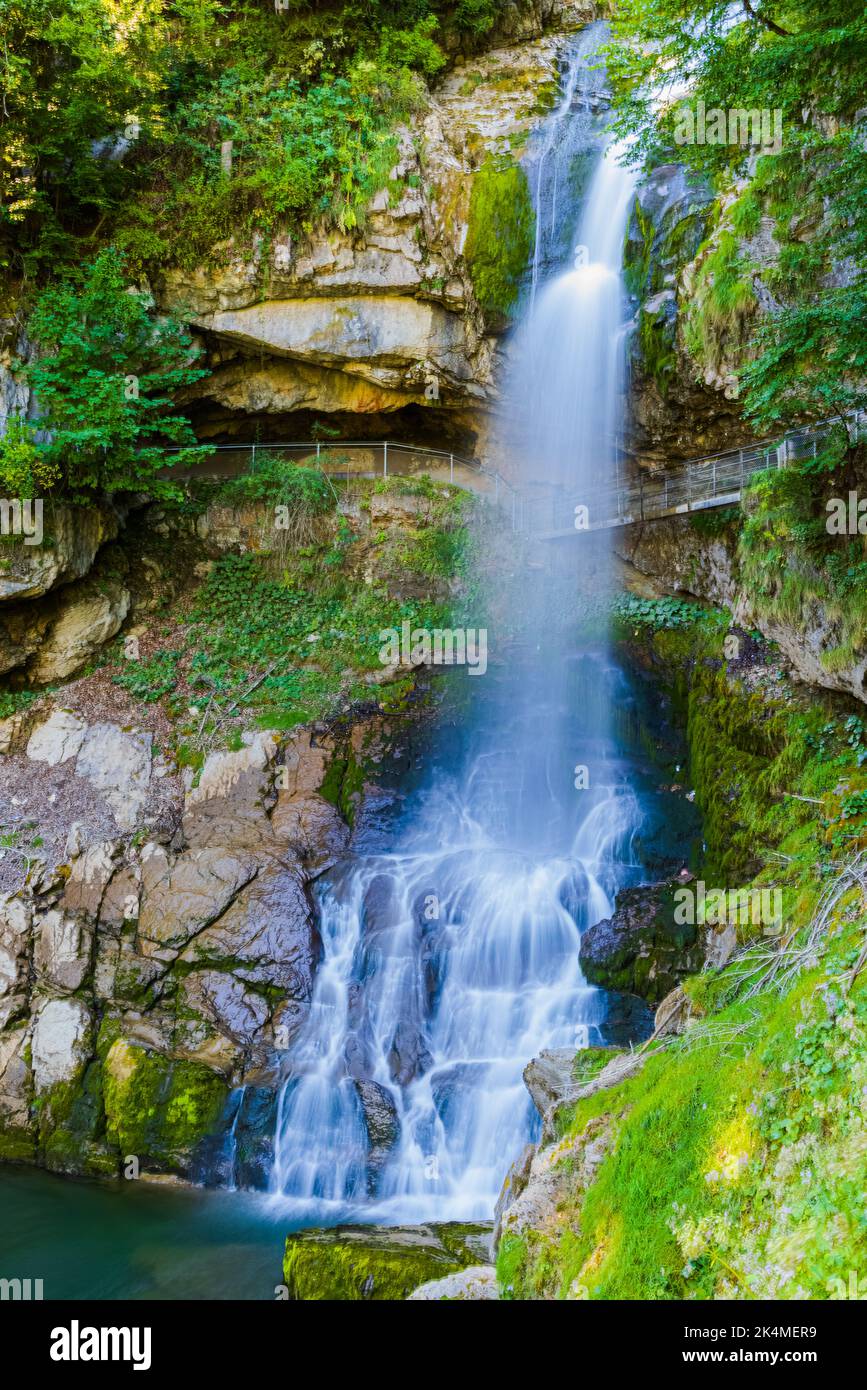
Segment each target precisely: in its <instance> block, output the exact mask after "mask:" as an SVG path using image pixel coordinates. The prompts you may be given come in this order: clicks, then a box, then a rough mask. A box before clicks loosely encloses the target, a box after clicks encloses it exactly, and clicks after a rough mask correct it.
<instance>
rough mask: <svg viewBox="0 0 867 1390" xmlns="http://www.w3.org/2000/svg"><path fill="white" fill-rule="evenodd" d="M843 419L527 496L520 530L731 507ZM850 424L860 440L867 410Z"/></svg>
mask: <svg viewBox="0 0 867 1390" xmlns="http://www.w3.org/2000/svg"><path fill="white" fill-rule="evenodd" d="M839 423H840V422H839V421H834V420H824V421H822V422H821V423H819V424H816V425H805V426H802V427H801V428H799V429H796V430H790V431H789V432H788V433H787V434H785V435H782V436H781V437H780V438H778V439H774V440H771V441H768V442H766V443H760V444H753V445H747V446H745V447H744V448H743V449H730V450H727V451H726V452H724V453H720V454H708V455H707V456H705V457H704V458H700V459H693V460H691V461H690V462H689V463H685V464H681V465H680V467H678V468H676V469H668V470H666V472H665V473H663V474H661V475H660V476H659V477H652V476H650V477H648V476H647V475H639V476H638V478H637V479H635V480H634V481H632V482H626V483H624V484H622V485H621V486H615V487H613V488H608V489H605V490H603V491H601V492H596V493H594V494H593V495H592V496H588V495H586V494H585V495H583V496H580V495H578V494H575V493H568V494H567V493H566V492H565V490H563V489H559V490H557V491H550V492H548V493H547V494H545V495H538V494H537V495H536V496H535V497H532V498H526V497H525V498H524V499H523V506H522V511H521V515H522V521H523V524H522V527H521V529H522V530H524V531H526V532H527V533H528V534H530V535H535V536H537V537H539V538H541V539H548V540H553V539H556V538H558V537H561V536H569V535H580V534H581V532H582V531H597V530H608V529H611V528H614V527H617V526H630V525H634V524H635V523H636V522H641V521H650V520H653V519H655V518H657V517H665V516H676V515H678V514H679V513H684V512H696V511H704V510H707V509H710V508H713V507H725V506H731V505H734V504H735V503H736V502H739V501H740V497H741V493H742V492H743V490H744V488H745V487H746V485H747V484H748V483H749V481H750V479H751V478H752V477H754V475H755V474H756V473H760V472H762V471H764V470H765V469H767V468H785V467H786V466H787V465H788V464H790V463H793V462H795V461H796V460H797V459H801V458H807V457H810V456H812V457H814V458H815V456H816V454H817V453H818V452H819V449H820V447H821V445H822V443H823V442H824V441H825V440H826V439H827V438H828V436H829V435H830V433H831V431H832V430H833V429H834V428H835V426H836V425H837V424H839ZM847 425H848V429H849V436H850V439H852V441H853V442H856V441H857V440H858V439H859V438H862V437H864V435H865V434H867V415H865V414H864V413H863V412H859V413H856V414H854V415H853V416H851V417H850V418H849V420H848V421H847ZM579 509H583V510H581V511H580V512H579Z"/></svg>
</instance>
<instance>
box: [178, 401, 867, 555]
mask: <svg viewBox="0 0 867 1390" xmlns="http://www.w3.org/2000/svg"><path fill="white" fill-rule="evenodd" d="M839 423H840V422H839V421H836V420H823V421H821V422H820V423H818V424H815V425H804V426H802V427H800V428H798V429H795V430H790V431H789V432H788V433H786V434H785V435H782V436H780V437H779V438H777V439H773V440H769V441H767V442H763V443H757V444H751V445H746V446H745V447H744V448H742V449H729V450H727V451H724V452H723V453H719V454H708V455H706V456H705V457H704V458H699V459H692V460H690V462H688V463H684V464H681V465H680V466H679V467H677V468H673V469H667V470H666V471H665V472H664V473H662V474H660V476H659V477H653V476H647V475H644V474H641V473H639V475H638V476H637V478H635V479H634V480H632V481H626V482H623V483H622V484H621V483H617V484H615V486H614V487H611V488H606V489H603V490H602V491H601V492H596V493H594V494H593V495H592V496H587V495H584V496H580V495H578V494H576V493H571V492H567V491H566V490H565V489H563V488H556V489H555V488H546V487H545V486H544V485H540V486H539V487H537V488H535V489H533V490H531V489H529V488H525V489H523V490H520V491H519V490H518V489H517V488H516V487H515V486H514V484H513V483H511V482H509V480H508V479H507V478H504V477H503V475H502V474H501V473H500V472H498V471H497V469H494V468H488V467H487V466H486V465H485V464H483V463H480V462H479V460H478V459H475V458H467V457H465V456H464V455H462V454H456V453H454V452H450V451H448V450H445V449H431V448H428V447H427V446H426V445H419V444H402V443H399V442H395V441H394V440H386V439H384V440H369V439H361V440H358V439H340V440H332V441H325V440H290V441H287V442H285V443H279V442H278V443H270V444H215V445H212V446H211V448H212V450H213V455H214V457H213V458H212V459H208V460H207V461H206V462H205V463H204V464H201V465H200V466H199V467H198V468H196V469H195V470H194V471H195V472H196V473H198V474H199V475H201V474H209V475H211V476H222V475H227V474H228V475H234V474H237V473H239V472H241V471H243V470H244V469H245V468H249V469H250V470H251V471H253V470H255V468H256V466H257V460H259V459H262V458H263V457H265V456H266V455H267V454H268V453H269V452H272V451H273V452H276V453H280V454H283V455H287V454H289V455H291V454H295V455H296V456H297V459H298V462H306V461H309V462H315V463H316V464H317V465H318V466H319V467H321V468H322V470H323V471H324V472H325V473H326V474H327V476H328V477H330V478H336V479H340V480H342V481H343V482H344V483H346V484H351V482H352V480H353V479H356V478H357V479H361V478H390V477H414V476H415V477H417V476H420V475H421V474H423V473H426V474H427V475H428V476H429V477H430V478H431V479H432V480H433V481H434V482H448V483H453V484H455V485H456V486H458V487H465V488H469V489H470V490H471V491H473V492H476V493H478V494H479V495H481V496H483V497H486V498H487V499H488V500H489V501H492V502H493V503H494V505H495V506H498V507H501V508H502V509H503V510H504V511H506V513H507V514H508V515H509V516H510V517H511V524H512V529H513V530H514V531H518V532H521V533H522V534H525V535H530V536H535V537H536V538H538V539H541V540H553V539H556V538H558V537H565V536H574V535H580V534H581V532H582V531H597V530H608V529H612V528H614V527H617V526H630V525H634V524H635V523H636V522H642V521H650V520H653V519H655V518H657V517H665V516H676V515H678V514H679V513H685V512H695V511H704V510H706V509H709V508H713V507H725V506H730V505H733V504H734V503H736V502H738V501H739V500H740V497H741V493H742V491H743V489H744V487H745V486H746V485H747V483H748V482H749V481H750V479H751V478H752V477H753V476H754V475H755V474H756V473H759V472H761V471H763V470H764V469H766V468H785V467H786V466H787V464H789V463H792V462H794V461H795V460H797V459H801V458H806V457H809V456H810V455H812V456H813V457H815V456H816V454H817V453H818V451H819V448H820V447H821V445H822V443H823V441H824V440H825V439H827V437H828V436H829V435H830V433H831V431H832V429H834V428H835V426H836V425H837V424H839ZM847 423H848V429H849V434H850V438H851V439H852V440H853V441H857V440H858V439H860V438H863V437H864V436H865V434H867V414H865V413H864V412H856V413H854V414H853V415H852V416H850V417H849V419H848V422H847ZM168 452H172V451H168ZM215 465H216V466H215ZM618 476H619V469H618ZM578 508H585V509H586V514H582V515H581V516H579V515H578V511H577V509H578Z"/></svg>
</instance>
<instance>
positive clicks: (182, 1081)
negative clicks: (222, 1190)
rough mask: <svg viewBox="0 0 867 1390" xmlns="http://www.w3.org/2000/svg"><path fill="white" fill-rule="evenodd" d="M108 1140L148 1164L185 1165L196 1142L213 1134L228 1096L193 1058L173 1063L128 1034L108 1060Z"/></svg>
mask: <svg viewBox="0 0 867 1390" xmlns="http://www.w3.org/2000/svg"><path fill="white" fill-rule="evenodd" d="M104 1090H105V1114H106V1132H107V1136H108V1139H109V1141H110V1142H111V1143H112V1144H113V1145H115V1146H116V1147H117V1149H118V1150H119V1151H120V1154H121V1157H124V1156H126V1155H127V1154H135V1155H136V1156H137V1157H138V1159H139V1161H140V1162H141V1163H142V1165H143V1166H144V1167H156V1168H168V1169H173V1170H174V1169H177V1168H181V1169H184V1168H186V1166H187V1164H188V1162H189V1159H190V1157H191V1155H192V1152H193V1150H194V1148H195V1146H196V1145H197V1143H198V1142H199V1141H200V1140H201V1139H203V1138H204V1137H205V1136H207V1135H208V1134H209V1133H211V1132H212V1131H213V1130H214V1128H215V1126H216V1124H217V1121H218V1119H219V1116H220V1114H221V1112H222V1110H223V1107H224V1105H225V1102H226V1098H227V1096H228V1088H227V1086H226V1083H225V1082H224V1081H223V1080H222V1078H221V1077H219V1076H217V1075H216V1074H215V1073H214V1072H212V1071H211V1070H210V1069H209V1068H208V1067H205V1066H202V1065H201V1064H200V1063H198V1062H191V1061H188V1060H181V1061H173V1060H171V1059H170V1058H168V1057H164V1056H162V1055H161V1054H160V1053H157V1052H151V1051H148V1050H147V1049H146V1048H144V1047H140V1046H138V1045H137V1044H135V1043H130V1042H127V1041H126V1040H125V1039H123V1038H118V1039H116V1041H114V1042H113V1043H112V1044H111V1046H110V1048H109V1049H108V1052H107V1054H106V1059H105V1085H104Z"/></svg>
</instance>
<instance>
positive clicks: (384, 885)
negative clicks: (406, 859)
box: [362, 874, 399, 938]
mask: <svg viewBox="0 0 867 1390" xmlns="http://www.w3.org/2000/svg"><path fill="white" fill-rule="evenodd" d="M398 912H399V905H398V902H397V899H396V896H395V890H394V882H393V880H392V879H391V878H390V877H389V875H388V874H377V875H376V876H375V877H374V878H372V879H371V880H370V883H369V884H368V885H367V888H366V889H365V893H364V902H363V906H362V930H363V932H364V935H365V937H368V938H369V937H373V936H381V935H384V934H385V933H387V932H388V931H390V930H391V928H392V927H394V926H395V925H396V923H397V921H398Z"/></svg>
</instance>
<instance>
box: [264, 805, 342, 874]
mask: <svg viewBox="0 0 867 1390" xmlns="http://www.w3.org/2000/svg"><path fill="white" fill-rule="evenodd" d="M271 827H272V830H273V832H274V835H275V837H276V839H277V841H278V842H279V843H280V844H285V845H288V846H289V847H290V848H291V849H292V850H294V852H295V853H296V854H297V855H298V856H299V858H300V859H301V862H302V864H303V865H304V868H305V869H306V871H307V873H308V874H309V875H310V876H311V877H315V876H317V875H319V874H321V873H324V872H325V871H326V870H327V869H330V868H331V867H332V866H333V865H334V864H336V863H337V861H338V859H340V858H341V857H342V856H343V855H344V854H345V853H346V849H347V846H348V844H349V826H348V825H347V824H346V822H345V821H344V820H343V818H342V816H341V815H340V813H339V811H338V810H337V808H336V806H332V804H331V802H330V801H326V800H325V798H324V797H322V796H318V795H316V794H315V793H307V794H304V795H301V794H296V795H294V796H289V795H287V794H286V793H285V792H280V793H279V795H278V797H277V805H276V806H275V808H274V812H273V814H272V816H271Z"/></svg>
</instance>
